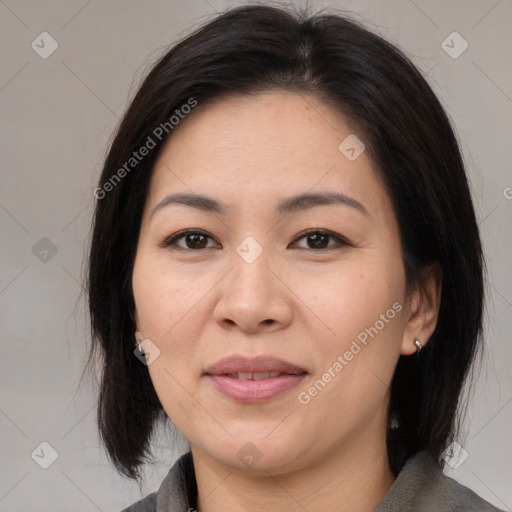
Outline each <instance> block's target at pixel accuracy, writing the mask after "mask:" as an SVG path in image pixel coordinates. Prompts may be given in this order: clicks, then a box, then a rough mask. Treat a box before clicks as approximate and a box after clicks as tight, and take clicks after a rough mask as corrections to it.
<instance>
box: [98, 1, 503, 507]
mask: <svg viewBox="0 0 512 512" xmlns="http://www.w3.org/2000/svg"><path fill="white" fill-rule="evenodd" d="M95 195H96V197H97V199H98V202H97V206H96V215H95V223H94V231H93V241H92V247H91V253H90V263H89V302H90V312H91V318H92V330H93V335H94V340H95V344H94V345H93V349H92V352H91V359H92V355H93V353H94V352H95V350H99V351H100V355H101V357H102V359H103V378H102V387H101V394H100V401H99V409H98V419H99V427H100V433H101V436H102V439H103V441H104V443H105V446H106V448H107V451H108V454H109V456H110V457H111V460H112V461H113V463H114V465H115V466H116V468H117V469H118V470H119V471H120V472H121V473H122V474H125V475H127V476H129V477H131V478H139V477H140V468H141V466H142V464H143V463H144V461H146V460H148V456H149V454H150V447H149V440H150V436H151V433H152V432H153V429H154V428H155V426H156V425H157V422H158V421H159V420H160V419H163V420H165V418H169V419H170V421H172V423H173V424H174V425H176V427H177V428H178V429H179V430H180V431H181V432H182V433H183V434H184V435H185V437H186V438H187V440H188V441H189V443H190V452H189V453H187V454H185V455H184V456H183V457H181V458H180V459H179V460H178V461H177V462H176V464H175V465H174V466H173V467H172V468H171V469H170V472H169V474H168V475H167V477H166V478H165V480H164V481H163V483H162V485H161V487H160V489H159V490H158V491H157V492H155V493H153V494H151V495H149V496H147V497H146V498H145V499H143V500H141V501H140V502H138V503H136V504H134V505H133V506H131V507H129V508H127V509H126V510H127V511H131V512H134V511H148V512H149V511H158V512H163V511H164V510H165V511H178V510H180V511H181V510H194V509H195V510H198V511H199V512H211V511H216V510H223V511H226V510H244V511H251V510H261V509H262V508H266V509H268V510H283V509H286V510H310V511H313V510H315V511H316V510H327V511H334V510H336V511H337V510H341V509H342V510H347V511H354V512H363V511H372V510H377V511H378V512H383V511H391V510H392V511H394V512H396V511H411V510H414V511H436V512H439V511H453V510H464V511H470V510H478V511H486V510H489V511H491V510H498V509H496V508H495V507H493V506H492V505H490V504H489V503H487V502H485V501H484V500H482V499H481V498H479V497H478V496H477V495H476V494H475V493H473V492H472V491H470V490H469V489H467V488H466V487H463V486H462V485H460V484H458V483H456V482H455V481H454V480H452V479H450V478H448V477H446V476H444V475H443V472H442V467H443V464H444V461H445V460H449V458H450V457H452V458H453V457H456V456H461V453H463V448H461V447H460V445H458V444H456V443H455V442H454V440H455V434H456V427H457V422H458V417H457V414H456V406H457V404H458V401H459V395H460V393H461V388H462V385H463V383H464V381H465V378H466V376H467V374H468V371H469V369H470V366H471V363H472V361H473V358H474V356H475V353H476V350H477V348H478V346H479V342H480V336H481V331H482V308H483V257H482V248H481V242H480V238H479V233H478V227H477V222H476V218H475V213H474V209H473V205H472V202H471V197H470V192H469V188H468V183H467V179H466V174H465V171H464V167H463V163H462V160H461V156H460V152H459V148H458V145H457V141H456V139H455V137H454V134H453V131H452V129H451V126H450V123H449V121H448V120H447V117H446V115H445V113H444V111H443V108H442V107H441V105H440V103H439V101H438V100H437V99H436V97H435V95H434V94H433V92H432V90H431V89H430V87H429V86H428V85H427V83H426V82H425V80H424V79H423V78H422V76H421V75H420V73H419V72H418V71H417V70H416V69H415V68H414V66H413V65H412V64H411V63H410V62H409V61H408V60H407V59H406V58H405V57H404V56H403V55H402V54H401V53H400V52H399V51H398V50H397V49H396V48H395V47H393V46H392V45H390V44H389V43H387V42H385V41H384V40H383V39H381V38H380V37H378V36H376V35H374V34H372V33H370V32H368V31H367V30H365V29H364V28H362V27H360V26H359V25H357V24H355V23H354V22H352V21H349V20H347V19H345V18H343V17H339V16H334V15H324V16H321V15H317V16H313V17H310V18H307V19H305V18H303V17H301V16H300V15H297V14H295V13H293V12H289V11H285V10H281V9H277V8H273V7H260V6H257V7H256V6H250V7H249V6H248V7H242V8H237V9H233V10H231V11H228V12H226V13H225V14H223V15H220V16H218V17H217V18H216V19H214V20H213V21H211V22H210V23H208V24H206V25H205V26H204V27H202V28H200V29H198V30H197V31H196V32H195V33H194V34H192V35H190V36H189V37H187V38H185V39H184V40H182V41H181V42H179V43H178V44H177V45H176V46H174V47H173V48H172V49H171V50H170V51H169V52H168V53H167V54H166V55H164V57H163V58H161V59H160V61H159V62H158V63H156V65H155V66H154V67H153V69H152V70H151V72H150V73H149V75H148V76H147V78H146V79H145V81H144V82H143V84H142V85H141V87H140V89H139V91H138V92H137V94H136V96H135V98H134V99H133V101H132V103H131V105H130V107H129V108H128V111H127V113H126V115H125V116H124V118H123V120H122V122H121V124H120V127H119V130H118V132H117V134H116V137H115V139H114V141H113V143H112V146H111V148H110V151H109V153H108V156H107V159H106V162H105V166H104V169H103V173H102V176H101V179H100V183H99V186H98V188H97V189H96V191H95ZM134 349H135V350H134ZM134 354H135V355H134ZM135 356H137V357H135Z"/></svg>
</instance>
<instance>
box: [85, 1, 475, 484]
mask: <svg viewBox="0 0 512 512" xmlns="http://www.w3.org/2000/svg"><path fill="white" fill-rule="evenodd" d="M270 90H288V91H296V92H298V93H311V94H314V95H316V96H317V97H319V98H320V99H322V100H324V101H325V102H328V103H329V104H330V105H332V106H333V107H335V109H337V111H339V112H340V113H342V114H343V115H344V116H345V118H346V119H348V120H350V122H352V123H353V124H354V126H356V127H357V129H358V133H360V134H361V135H362V137H363V138H364V142H365V144H366V148H367V150H368V151H369V152H370V155H371V157H372V159H373V161H374V162H375V164H376V166H377V168H378V171H379V175H380V179H381V180H382V182H383V183H384V185H385V187H386V189H387V191H388V193H389V195H390V197H391V200H392V203H393V205H394V209H395V213H396V216H397V219H398V223H399V228H400V235H401V240H402V247H403V261H404V266H405V272H406V278H407V283H408V286H410V285H411V284H413V283H417V282H418V280H419V279H420V276H421V270H422V269H423V268H424V267H425V266H426V265H428V264H430V263H434V262H436V263H437V264H438V265H439V267H440V268H441V270H442V273H443V289H442V297H441V306H440V312H439V319H438V323H437V327H436V329H435V332H434V334H433V335H432V337H431V339H430V342H429V343H428V344H427V345H426V346H425V347H424V349H423V350H422V351H421V354H420V355H419V357H416V356H412V357H404V356H401V358H400V360H399V362H398V365H397V368H396V371H395V375H394V378H393V382H392V387H391V403H390V413H391V414H392V415H393V418H396V420H397V422H398V428H396V429H395V428H394V429H390V430H389V432H388V438H387V441H388V453H389V460H390V465H391V468H392V469H393V471H394V472H395V473H397V472H398V471H399V470H400V468H401V467H402V465H403V464H404V462H405V461H406V460H407V458H409V457H410V456H412V455H413V454H415V453H416V452H418V451H419V450H428V451H429V452H430V453H431V454H433V455H434V456H435V457H436V458H439V456H440V453H441V452H442V450H443V449H444V448H445V446H446V445H447V443H448V442H449V441H450V440H451V439H452V437H453V435H454V432H455V430H456V429H455V427H456V425H457V414H456V407H457V404H458V403H459V397H460V394H461V389H462V386H463V383H464V381H465V379H466V376H467V374H468V370H469V368H470V366H471V362H472V360H473V358H474V356H475V351H476V348H477V346H478V343H479V340H480V338H481V331H482V310H483V268H484V267H483V256H482V248H481V241H480V237H479V232H478V225H477V222H476V218H475V213H474V209H473V205H472V201H471V196H470V190H469V187H468V182H467V177H466V174H465V170H464V166H463V162H462V158H461V155H460V150H459V147H458V144H457V141H456V138H455V136H454V133H453V130H452V128H451V126H450V122H449V120H448V119H447V116H446V114H445V112H444V110H443V108H442V106H441V104H440V102H439V101H438V99H437V98H436V96H435V95H434V93H433V92H432V90H431V88H430V87H429V85H428V84H427V82H426V81H425V80H424V78H423V77H422V75H421V74H420V73H419V71H418V70H417V69H416V68H415V67H414V66H413V65H412V64H411V62H410V61H409V60H408V59H407V58H406V57H405V56H404V55H403V54H402V53H401V52H400V51H399V50H398V49H397V48H396V47H395V46H393V45H392V44H390V43H388V42H386V41H385V40H383V39H382V38H381V37H379V36H377V35H375V34H374V33H372V32H370V31H368V30H367V29H365V28H364V27H362V26H361V25H360V24H358V23H356V22H354V21H351V20H350V19H348V18H346V17H345V16H340V15H337V14H317V15H314V16H309V17H306V16H305V15H304V14H299V13H296V12H293V11H290V10H283V9H280V8H275V7H270V6H245V7H239V8H235V9H231V10H229V11H226V12H225V13H223V14H221V15H219V16H217V17H216V18H215V19H213V21H210V22H209V23H207V24H206V25H204V26H202V27H201V28H199V29H198V30H196V31H195V32H194V33H193V34H191V35H190V36H188V37H186V38H185V39H183V40H182V41H180V42H179V43H178V44H176V45H175V46H173V47H172V48H171V49H170V50H169V51H168V52H167V53H165V55H164V56H163V57H162V58H161V59H160V60H159V61H158V62H157V63H156V64H155V65H154V66H153V67H152V69H151V71H150V72H149V73H148V75H147V77H146V78H145V80H144V81H143V83H142V85H141V86H140V88H139V89H138V92H137V93H136V95H135V97H134V99H133V101H132V102H131V104H130V106H129V108H128V110H127V112H126V114H125V115H124V117H123V119H122V121H121V123H120V125H119V128H118V131H117V134H116V135H115V138H114V139H113V142H112V144H111V146H110V150H109V152H108V155H107V157H106V161H105V164H104V168H103V172H102V175H101V178H100V183H99V189H98V190H100V189H101V190H102V191H105V190H107V189H108V193H103V192H102V196H101V198H100V196H99V195H98V197H99V199H98V201H97V203H96V210H95V217H94V226H93V234H92V244H91V250H90V258H89V267H88V295H89V308H90V314H91V327H92V338H93V343H92V345H91V351H90V358H89V364H90V363H91V361H92V360H93V355H94V354H97V352H99V355H100V357H101V361H102V380H101V389H100V396H99V404H98V422H99V430H100V434H101V438H102V440H103V442H104V444H105V446H106V449H107V452H108V454H109V456H110V458H111V460H112V462H113V464H114V465H115V467H116V468H117V469H118V470H119V471H120V472H121V473H123V474H125V475H127V476H129V477H131V478H140V475H141V473H140V469H141V466H142V464H143V463H144V462H145V461H147V460H149V459H148V457H149V455H150V454H151V450H150V440H151V434H152V432H153V429H154V427H155V425H156V423H157V419H158V418H165V414H164V413H163V411H162V406H161V404H160V402H159V400H158V398H157V396H156V393H155V390H154V388H153V385H152V383H151V380H150V377H149V374H148V371H147V367H146V366H144V365H143V364H141V363H140V361H139V360H138V359H137V358H136V357H135V356H134V354H133V351H134V333H135V325H134V322H133V319H132V313H133V309H134V300H133V293H132V287H131V278H132V270H133V264H134V258H135V253H136V248H137V240H138V235H139V230H140V224H141V217H142V211H143V208H144V204H145V199H146V195H147V190H148V184H149V181H150V178H151V172H152V169H153V166H154V163H155V160H156V158H157V157H158V154H159V152H160V149H161V147H162V146H163V144H164V143H165V142H166V140H167V139H168V138H169V137H172V131H171V129H169V130H168V131H169V135H166V136H165V137H162V138H161V140H157V139H156V138H155V137H154V130H155V129H156V128H157V127H158V126H161V125H162V124H163V123H166V122H167V123H168V122H169V118H170V116H172V115H173V113H174V112H175V111H176V110H177V109H179V108H180V107H181V106H182V105H184V104H187V102H189V101H190V99H191V98H194V100H195V101H197V102H198V103H199V104H201V103H204V102H206V101H208V100H210V99H213V98H216V97H218V96H220V95H221V94H222V95H224V94H258V93H260V92H263V91H270ZM191 115H193V113H192V114H191ZM152 134H153V139H154V140H155V142H156V147H155V148H154V149H152V151H150V152H149V154H148V155H147V156H146V157H145V158H143V159H141V160H140V162H137V163H136V165H134V166H133V168H130V170H129V172H125V173H122V174H123V176H122V179H120V180H117V181H115V184H114V183H113V182H112V177H113V176H114V175H115V174H116V173H118V170H119V169H120V168H122V166H123V165H125V164H126V162H128V161H129V160H130V158H131V157H132V155H133V152H134V151H137V150H138V149H139V148H140V147H142V146H143V145H144V144H145V143H146V142H147V140H148V137H151V136H152ZM340 142H341V141H340ZM118 176H119V174H118ZM108 182H110V183H111V185H112V186H109V187H108V186H106V184H107V183H108Z"/></svg>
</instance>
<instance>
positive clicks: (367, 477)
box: [192, 440, 395, 512]
mask: <svg viewBox="0 0 512 512" xmlns="http://www.w3.org/2000/svg"><path fill="white" fill-rule="evenodd" d="M354 441H355V440H354ZM347 444H348V443H347ZM330 453H331V455H329V456H328V457H324V458H323V459H322V460H321V461H319V462H317V463H316V464H312V465H310V466H308V467H307V468H303V469H300V470H296V471H293V472H289V473H279V474H278V473H276V474H273V473H272V472H271V471H269V472H265V473H264V474H263V475H262V474H259V475H258V476H254V475H250V474H247V473H241V472H237V470H236V469H233V468H232V467H228V466H225V465H223V464H220V463H219V462H218V461H215V460H212V459H211V458H209V457H208V456H207V455H206V454H204V452H201V451H198V450H196V449H194V447H192V455H193V458H194V468H195V474H196V480H197V487H198V498H197V511H198V512H220V511H223V512H231V511H233V512H234V511H237V512H239V511H240V510H243V511H244V512H253V511H254V512H256V511H258V512H261V510H287V511H290V512H295V511H297V512H304V511H305V510H309V511H317V510H318V511H320V510H321V511H324V512H330V511H335V510H336V511H337V510H340V507H342V508H343V511H344V512H371V511H373V510H374V509H375V508H376V507H377V506H378V505H379V503H380V502H381V501H382V500H383V499H384V497H385V495H386V493H387V492H388V490H389V488H390V487H391V485H392V484H393V481H394V479H395V477H394V475H393V473H392V471H391V469H390V467H389V462H388V456H387V451H386V446H385V442H384V443H381V445H379V446H375V445H373V446H372V444H371V443H357V442H354V443H350V446H349V447H348V448H346V447H344V448H343V449H340V450H338V451H335V450H333V451H330Z"/></svg>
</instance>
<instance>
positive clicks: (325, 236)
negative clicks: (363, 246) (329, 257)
mask: <svg viewBox="0 0 512 512" xmlns="http://www.w3.org/2000/svg"><path fill="white" fill-rule="evenodd" d="M303 238H304V239H306V244H307V247H302V248H303V249H320V250H321V249H332V248H336V247H341V246H344V245H349V243H348V242H347V241H346V240H345V239H343V238H342V237H341V236H339V235H336V234H334V233H331V232H329V231H320V230H311V231H308V232H306V233H303V234H302V235H301V236H300V237H298V238H296V241H297V240H301V239H303ZM329 239H332V240H335V241H336V242H337V243H335V244H331V245H329Z"/></svg>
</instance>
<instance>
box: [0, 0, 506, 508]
mask: <svg viewBox="0 0 512 512" xmlns="http://www.w3.org/2000/svg"><path fill="white" fill-rule="evenodd" d="M241 3H242V2H235V1H223V0H186V1H181V0H174V1H155V0H152V1H148V2H143V1H134V0H129V1H128V0H123V1H108V2H107V1H98V0H96V1H95V0H93V1H87V0H72V1H63V0H60V1H58V0H53V1H45V2H42V1H36V0H34V1H29V0H22V1H21V0H20V1H16V0H4V1H1V0H0V34H1V36H0V37H1V52H2V59H1V64H0V110H1V114H2V117H1V120H2V121H1V138H0V159H1V189H0V226H1V233H2V244H1V249H0V254H1V262H2V263H1V269H0V315H1V316H0V326H1V340H2V352H3V357H2V358H1V359H0V365H1V378H2V383H1V390H2V391H1V400H0V428H1V432H2V436H1V461H2V462H1V478H0V511H11V512H15V511H28V510H38V511H50V510H51V511H53V512H58V511H69V510H71V509H72V510H74V511H77V512H80V511H86V510H87V511H90V510H101V511H105V512H106V511H116V510H120V509H122V508H124V507H125V506H127V505H128V504H130V503H132V502H134V501H136V500H137V499H139V498H140V497H141V493H140V490H139V489H138V487H137V485H136V484H134V483H133V482H131V481H128V480H126V479H122V478H120V477H119V476H117V475H116V474H115V472H114V471H113V470H112V469H111V467H110V465H109V463H108V460H107V459H106V456H105V455H104V453H103V452H102V450H101V449H100V447H99V443H98V437H97V434H96V427H95V410H94V401H95V394H94V393H95V387H94V383H92V382H90V379H89V380H85V379H84V381H83V384H82V386H81V387H80V388H79V387H78V384H79V381H80V376H81V372H82V369H83V365H84V361H85V356H86V350H87V346H88V335H87V334H88V332H87V316H86V312H85V307H84V301H83V299H81V298H79V294H80V291H81V288H82V285H81V282H82V278H81V275H82V271H83V265H84V263H83V256H84V254H85V252H86V247H87V241H88V236H89V226H90V219H91V212H92V206H93V195H92V191H93V189H94V187H95V181H96V179H97V177H98V174H99V170H100V167H101V162H102V158H103V157H104V153H105V150H106V148H107V144H108V141H109V138H110V136H111V133H112V131H113V129H114V128H115V126H116V123H117V121H118V118H119V117H120V116H121V114H122V113H123V111H124V109H125V108H126V106H127V102H128V99H129V98H130V97H131V95H132V94H133V92H134V90H135V87H136V85H137V84H138V83H139V81H140V79H141V77H142V76H143V74H144V72H145V70H147V66H148V64H147V63H148V59H150V60H151V61H154V59H155V58H156V57H157V56H158V55H160V54H161V52H162V51H163V49H164V48H165V47H166V46H167V45H169V44H171V43H172V42H173V41H175V40H176V39H177V38H178V37H182V36H183V35H185V34H186V33H188V32H189V31H190V30H191V29H192V28H195V27H196V26H198V25H199V24H201V23H202V22H204V21H206V20H207V19H210V18H211V17H212V16H214V15H215V12H216V11H221V10H223V9H225V8H226V7H230V6H235V5H240V4H241ZM275 3H277V2H275ZM310 5H312V6H313V7H314V8H315V10H316V8H317V7H326V6H329V5H330V6H334V7H337V8H341V9H346V10H348V11H351V12H353V13H356V18H357V19H361V20H363V21H366V24H367V26H369V27H370V28H371V29H373V30H375V31H377V32H378V33H380V34H381V35H383V36H384V37H386V38H388V39H390V40H391V41H393V42H395V43H397V44H398V45H399V46H400V47H402V48H403V49H405V51H406V52H407V53H408V55H410V56H411V57H412V59H413V61H414V62H415V63H416V64H417V66H418V67H419V68H420V69H421V70H422V71H423V73H424V74H425V75H426V76H427V79H428V80H429V82H430V84H431V85H432V86H433V88H434V90H435V91H436V93H437V94H438V95H439V96H440V98H441V100H442V102H443V104H444V106H445V107H446V109H447V111H448V113H449V115H450V116H451V118H452V119H453V121H454V123H455V125H456V129H457V133H458V135H459V137H460V139H461V141H462V147H463V150H464V155H465V159H466V162H467V165H468V172H469V174H470V180H471V185H472V189H473V193H474V199H475V204H476V209H477V214H478V218H479V221H480V226H481V229H482V236H483V239H484V244H485V250H486V256H487V260H488V266H489V283H488V291H489V305H488V312H487V316H486V336H485V341H486V349H487V350H486V355H485V357H484V359H483V361H482V364H481V372H480V376H479V378H478V380H477V381H476V392H475V394H474V397H473V401H472V402H471V405H470V407H469V410H468V421H467V424H466V425H467V427H466V429H465V437H463V438H461V439H460V440H459V442H460V444H461V445H463V446H464V448H465V450H466V451H467V453H468V455H469V456H468V458H467V460H466V461H465V462H464V463H463V464H461V465H460V466H459V467H458V468H457V469H450V468H448V469H447V471H446V472H447V474H449V475H450V476H453V477H454V478H455V479H456V480H458V481H460V482H462V483H464V484H465V485H467V486H469V487H471V488H472V489H474V490H475V491H476V492H477V493H479V494H480V495H481V496H483V497H484V498H485V499H487V500H489V501H491V502H492V503H494V504H495V505H497V506H498V507H500V508H502V509H505V510H512V486H511V485H510V484H511V482H512V463H511V460H512V443H511V441H510V434H511V428H510V426H511V425H512V403H511V402H512V377H511V371H510V370H511V361H512V357H511V356H512V343H511V338H510V332H511V330H512V273H511V267H510V254H511V253H512V240H511V238H512V237H511V236H510V233H511V230H510V226H511V224H512V188H510V187H512V172H511V161H512V151H511V140H510V139H511V133H512V126H511V125H512V119H511V113H512V77H511V71H510V70H511V63H512V59H511V56H512V55H511V53H512V44H511V42H512V37H511V29H510V20H511V19H512V2H511V1H510V0H479V1H477V0H472V1H463V0H460V1H449V2H446V1H441V0H436V1H421V0H414V1H409V0H393V1H385V2H384V1H376V0H374V1H371V0H360V1H357V2H356V1H348V0H347V1H342V0H332V1H331V2H329V3H321V2H317V1H315V2H311V3H310ZM43 31H47V32H49V33H50V34H51V36H52V37H53V38H54V39H55V40H56V41H57V42H58V45H59V46H58V48H57V50H56V51H55V52H54V53H53V54H52V55H51V56H49V57H48V58H46V59H43V58H41V57H40V56H39V55H38V53H36V51H34V50H33V49H32V47H31V43H32V41H34V40H35V41H36V43H37V42H38V41H39V42H40V38H38V36H39V34H40V33H41V32H43ZM453 31H457V32H458V33H459V34H461V36H462V37H463V38H464V39H465V40H466V41H467V42H468V44H469V47H468V49H467V50H466V51H465V52H464V53H463V54H462V55H460V56H459V57H458V58H452V57H451V56H450V55H448V54H447V53H446V51H445V50H444V49H443V48H442V46H441V44H442V42H443V41H444V40H445V39H446V37H447V36H448V35H449V34H451V33H452V32H453ZM448 41H450V40H448ZM459 43H460V41H459V42H454V43H453V44H451V43H448V44H450V45H452V46H453V45H455V50H457V49H460V48H461V47H460V44H459ZM39 44H40V46H42V45H41V43H39ZM45 48H46V50H47V49H48V48H49V44H48V40H46V44H45ZM43 237H46V238H47V239H48V240H47V239H43V240H42V241H41V239H42V238H43ZM34 247H35V248H34ZM55 250H56V251H57V252H56V253H55V254H54V252H55ZM45 251H46V252H45ZM43 441H46V442H48V443H50V445H51V446H52V447H53V448H54V449H55V450H56V452H57V454H58V457H57V459H56V460H55V461H54V462H53V464H52V465H51V466H50V467H49V468H48V469H42V468H41V467H40V466H39V465H38V464H37V463H36V461H35V460H37V461H39V462H40V463H41V462H44V461H46V462H48V461H49V458H48V457H49V456H50V454H51V451H50V450H49V449H47V448H46V449H45V448H44V447H43V448H42V449H43V451H42V452H41V448H38V446H39V445H40V443H41V442H43ZM173 446H174V447H173ZM36 448H38V449H37V450H36V452H35V454H36V455H34V458H32V457H31V454H32V453H33V451H34V450H35V449H36ZM184 449H185V444H184V443H183V440H182V441H181V443H178V444H176V445H173V436H172V435H170V434H168V433H167V434H166V433H162V434H161V436H160V438H159V440H158V442H157V453H156V455H157V457H158V460H159V461H160V462H159V463H158V464H157V465H156V466H152V467H148V468H147V469H146V482H145V485H144V486H143V489H142V494H143V495H144V494H147V493H149V492H151V491H153V490H155V489H156V488H157V487H158V485H159V483H160V481H161V479H162V478H163V477H164V475H165V474H166V473H167V471H168V468H169V466H170V465H171V464H172V462H173V461H174V460H175V458H176V457H177V456H178V455H179V454H180V453H181V452H182V451H183V450H184ZM37 454H39V458H38V457H37Z"/></svg>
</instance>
